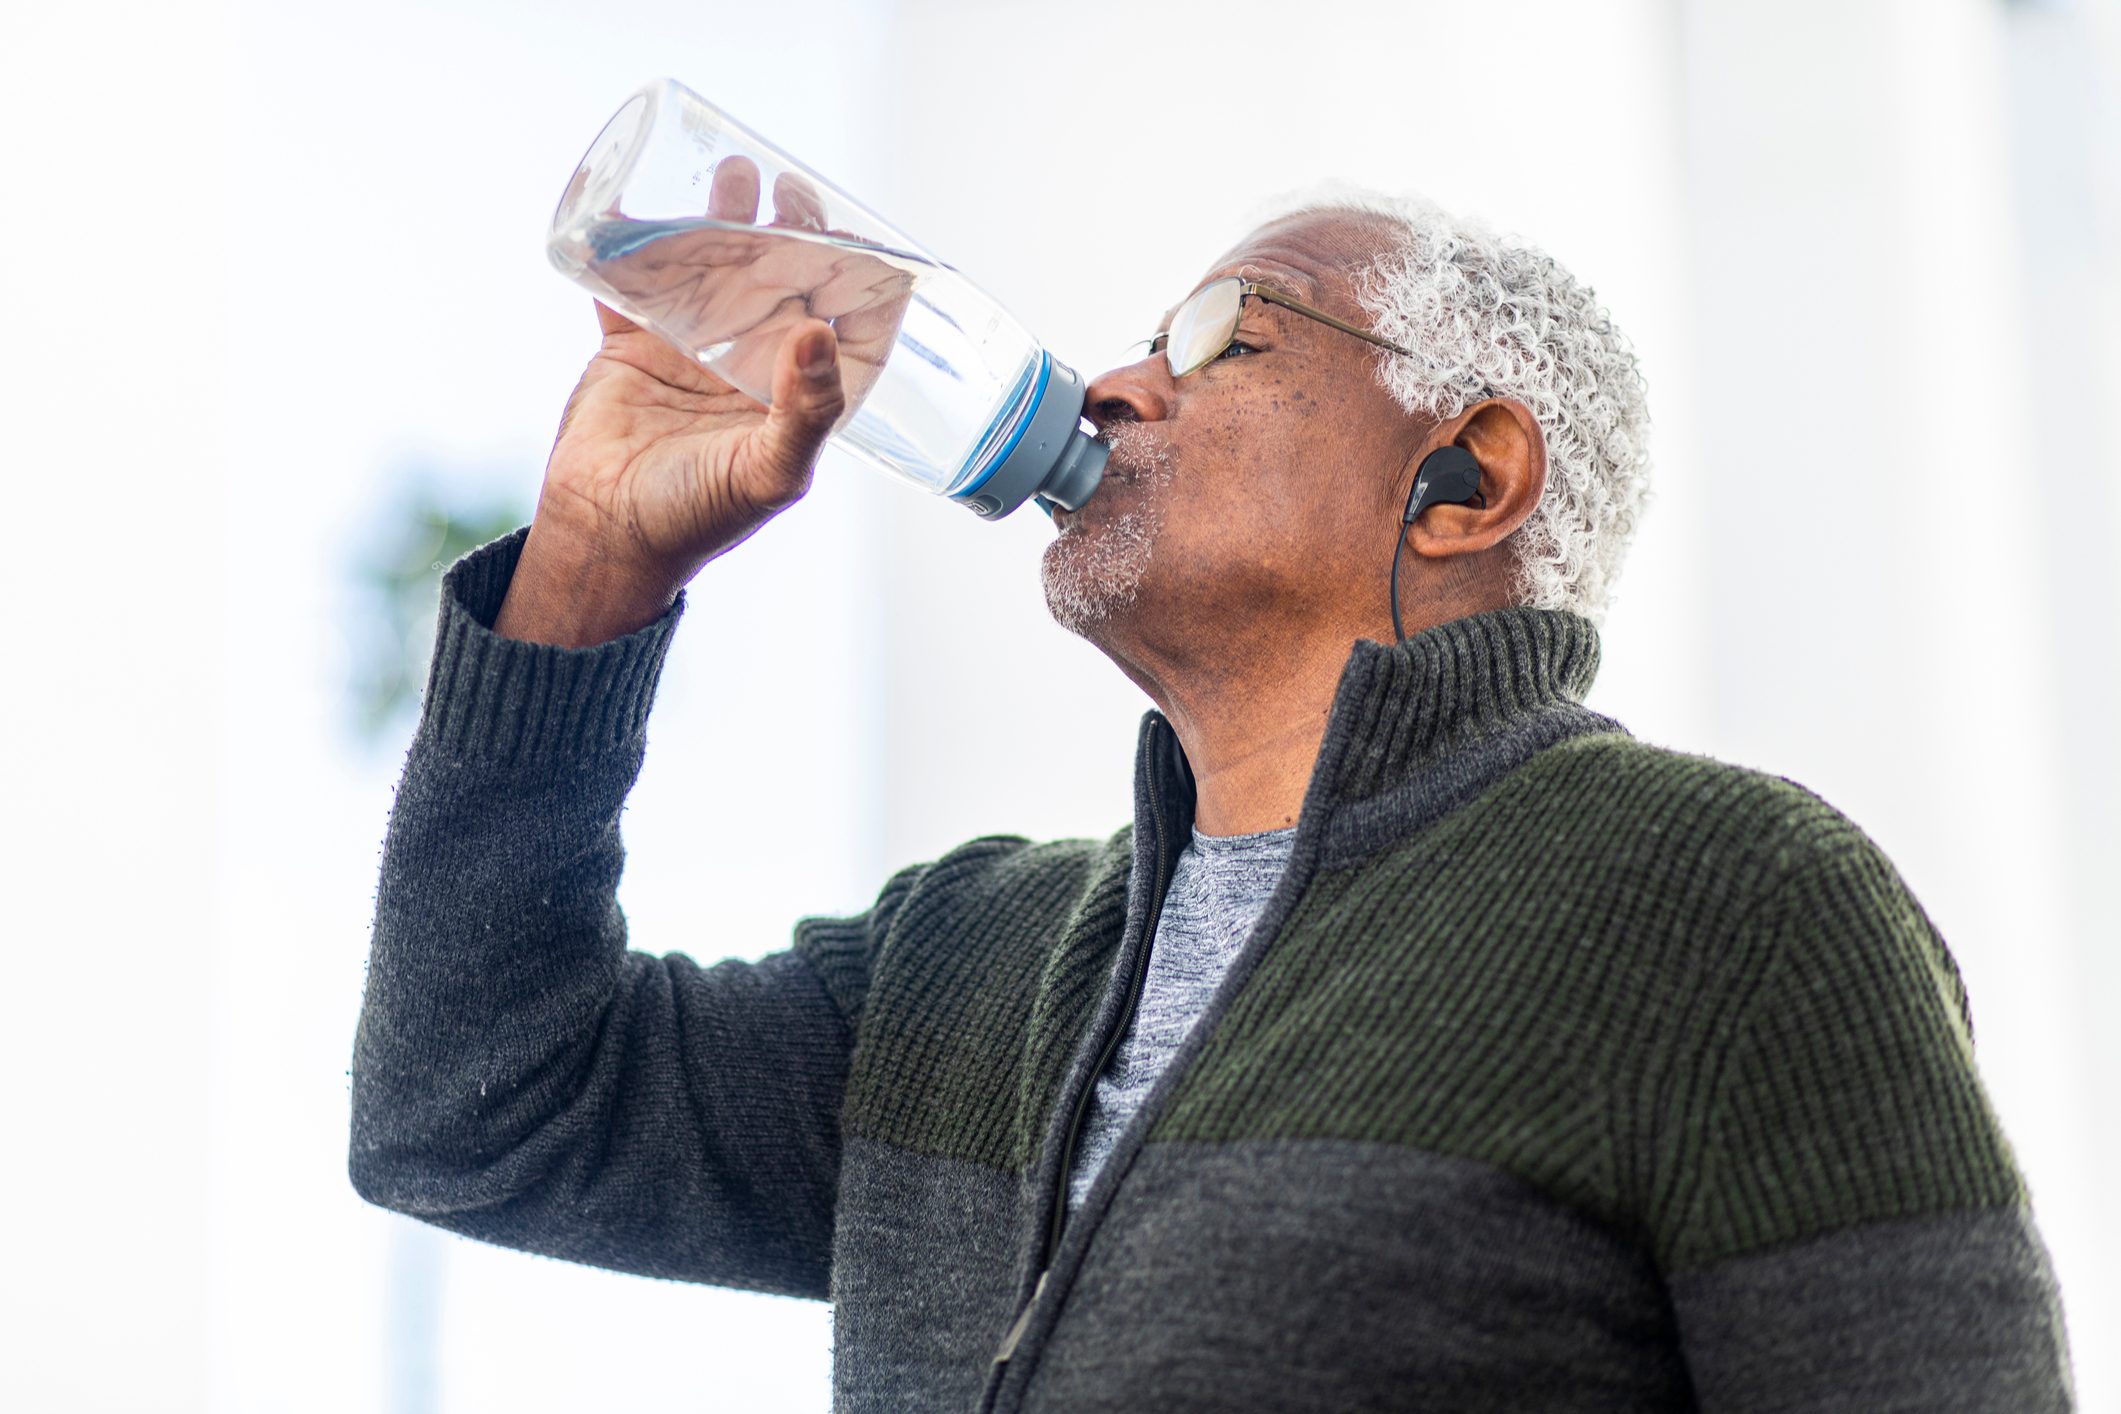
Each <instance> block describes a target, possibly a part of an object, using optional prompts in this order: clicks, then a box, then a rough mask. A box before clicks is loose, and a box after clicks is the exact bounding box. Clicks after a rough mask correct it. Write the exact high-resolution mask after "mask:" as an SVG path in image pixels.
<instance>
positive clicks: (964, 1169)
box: [350, 529, 2070, 1411]
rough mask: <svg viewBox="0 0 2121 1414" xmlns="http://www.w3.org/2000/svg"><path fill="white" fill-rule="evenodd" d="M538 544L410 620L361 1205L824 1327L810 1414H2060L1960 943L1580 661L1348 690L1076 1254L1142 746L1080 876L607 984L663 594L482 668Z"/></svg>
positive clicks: (1840, 824)
mask: <svg viewBox="0 0 2121 1414" xmlns="http://www.w3.org/2000/svg"><path fill="white" fill-rule="evenodd" d="M526 534H527V529H519V530H517V531H515V532H514V533H512V534H511V535H509V536H506V537H503V538H502V539H500V540H497V541H495V542H493V543H491V544H489V545H487V546H484V547H482V548H480V549H479V550H477V551H474V552H473V553H472V554H470V555H468V556H466V557H465V558H464V559H462V560H460V561H458V562H457V563H456V564H455V565H454V566H453V567H452V568H451V570H450V571H449V573H448V575H447V576H446V578H445V582H444V592H443V605H442V610H441V615H440V620H439V624H438V634H437V641H436V648H435V654H434V658H433V661H432V667H431V670H430V674H429V678H428V684H427V692H426V696H425V699H424V702H423V706H422V715H421V720H420V725H419V728H418V730H417V732H416V734H415V737H414V740H413V744H412V749H411V751H410V753H409V755H408V758H407V762H406V766H405V771H404V775H403V778H402V781H401V783H400V785H399V789H398V793H397V798H396V802H395V805H394V807H393V810H392V814H391V819H390V824H389V829H388V833H387V838H386V842H385V851H384V861H383V869H382V878H381V887H380V891H379V893H378V898H377V908H376V924H375V936H374V942H373V948H372V954H371V960H370V967H369V974H368V984H367V991H366V996H365V998H364V1004H363V1009H362V1013H361V1019H360V1026H359V1031H358V1034H357V1036H356V1039H355V1047H354V1070H353V1115H352V1136H351V1150H350V1171H351V1175H352V1179H353V1182H354V1185H355V1187H356V1188H357V1189H358V1190H359V1191H360V1193H361V1194H362V1195H363V1196H364V1197H366V1198H367V1199H369V1200H370V1201H372V1202H376V1203H379V1204H382V1205H384V1206H387V1207H390V1208H393V1209H395V1210H397V1211H399V1212H403V1213H408V1214H411V1215H413V1216H415V1217H419V1218H421V1219H424V1220H426V1221H428V1222H430V1223H434V1224H436V1225H438V1226H441V1227H444V1228H448V1229H450V1230H452V1231H455V1232H459V1233H463V1234H466V1235H469V1236H472V1237H475V1238H479V1239H482V1240H485V1241H488V1242H494V1243H499V1244H502V1245H506V1246H510V1247H517V1248H522V1249H525V1250H529V1251H534V1252H540V1253H544V1254H548V1255H551V1256H556V1257H562V1258H567V1259H570V1260H574V1261H581V1262H588V1263H593V1264H596V1265H599V1266H605V1267H612V1268H616V1269H619V1270H622V1271H630V1272H638V1273H643V1274H646V1275H650V1276H658V1277H670V1278H678V1279H684V1280H691V1281H702V1282H713V1283H717V1284H722V1285H729V1286H738V1287H748V1288H752V1289H756V1290H760V1291H768V1292H778V1293H784V1294H792V1295H798V1296H806V1297H814V1298H819V1299H829V1300H830V1301H831V1302H832V1303H833V1305H834V1352H833V1355H834V1387H835V1395H836V1398H835V1405H836V1407H837V1408H839V1409H843V1410H871V1409H873V1410H892V1411H906V1410H955V1411H969V1410H1003V1411H1015V1410H1118V1409H1145V1410H1146V1409H1153V1410H1210V1409H1214V1410H1238V1409H1243V1410H1318V1411H1326V1410H1334V1411H1339V1410H1354V1409H1364V1410H1451V1411H1467V1410H1498V1411H1499V1410H1555V1411H1562V1410H1570V1411H1573V1410H1686V1409H1708V1410H1771V1409H1772V1410H1784V1409H1790V1410H1795V1409H1802V1410H1825V1409H1835V1410H1843V1409H1845V1410H1851V1411H1857V1410H1861V1411H1879V1410H1888V1409H1924V1410H1943V1409H1953V1410H2012V1411H2029V1410H2050V1409H2064V1408H2068V1407H2069V1405H2070V1395H2069V1369H2068V1358H2067V1353H2066V1345H2065V1341H2064V1336H2063V1328H2062V1322H2061V1315H2060V1309H2059V1302H2058V1299H2057V1295H2056V1292H2055V1289H2054V1284H2053V1278H2052V1276H2051V1273H2050V1269H2049V1265H2048V1260H2047V1254H2046V1252H2045V1249H2044V1247H2043V1245H2042V1243H2041V1241H2040V1238H2039V1236H2038V1233H2037V1231H2036V1229H2035V1228H2034V1226H2033V1223H2032V1220H2031V1216H2030V1212H2029V1209H2028V1206H2027V1198H2026V1193H2025V1190H2024V1186H2023V1183H2022V1181H2021V1179H2020V1177H2019V1174H2018V1172H2017V1170H2016V1168H2015V1165H2014V1163H2013V1160H2012V1158H2011V1154H2010V1151H2009V1148H2008V1145H2007V1144H2006V1142H2005V1140H2004V1138H2003V1135H2002V1134H2001V1132H2000V1131H1999V1129H1998V1127H1997V1123H1996V1120H1995V1116H1994V1114H1993V1113H1992V1111H1991V1109H1990V1106H1989V1104H1988V1101H1987V1098H1986V1096H1985V1095H1984V1093H1983V1090H1982V1087H1981V1084H1980V1082H1979V1080H1978V1078H1977V1076H1976V1073H1975V1071H1974V1068H1973V1065H1972V1058H1971V1050H1970V1040H1969V1029H1968V1021H1967V1016H1966V999H1965V995H1964V992H1963V990H1962V988H1961V986H1960V981H1959V977H1958V973H1957V971H1956V969H1955V967H1954V965H1953V963H1952V961H1951V959H1950V956H1949V954H1948V953H1947V952H1946V950H1945V946H1944V944H1943V942H1942V940H1941V939H1940V938H1939V937H1938V935H1937V933H1936V931H1935V930H1934V929H1933V928H1932V926H1931V925H1930V922H1929V920H1928V919H1927V917H1926V916H1925V915H1924V913H1923V912H1922V909H1921V908H1920V906H1919V905H1918V904H1917V903H1916V901H1915V900H1914V898H1913V897H1912V896H1911V895H1910V894H1909V893H1908V891H1907V889H1906V888H1905V886H1904V885H1903V883H1902V882H1901V880H1900V878H1899V877H1898V875H1897V874H1896V873H1895V872H1894V870H1893V868H1892V867H1891V865H1890V864H1889V863H1888V861H1887V860H1886V859H1885V858H1884V857H1883V855H1882V854H1881V853H1880V852H1879V850H1878V849H1877V848H1876V846H1875V845H1874V844H1873V843H1872V842H1871V841H1870V840H1869V839H1867V838H1866V837H1865V836H1864V835H1863V834H1862V833H1861V832H1860V831H1859V830H1858V829H1857V828H1856V827H1855V826H1854V825H1852V824H1851V823H1850V822H1849V821H1848V820H1847V819H1845V818H1844V817H1843V816H1841V815H1840V814H1838V813H1837V812H1835V811H1834V810H1833V809H1832V808H1830V807H1829V806H1827V805H1826V804H1824V803H1823V802H1822V801H1820V800H1819V799H1818V798H1817V797H1816V796H1814V795H1812V794H1810V793H1809V792H1807V791H1805V790H1803V789H1801V788H1800V787H1797V786H1795V785H1793V784H1791V783H1789V782H1787V781H1784V780H1780V779H1777V778H1774V777H1771V776H1767V775H1762V774H1759V773H1756V772H1752V771H1747V770H1742V769H1739V768H1736V767H1732V766H1729V765H1725V764H1722V763H1718V762H1714V761H1710V760H1707V759H1703V758H1699V757H1692V756H1686V755H1681V754H1678V753H1674V752H1670V751H1666V750H1662V749H1659V748H1656V747H1652V746H1648V745H1645V744H1643V743H1641V742H1638V741H1636V740H1634V739H1633V738H1631V737H1630V736H1629V735H1628V734H1627V733H1626V732H1624V731H1623V730H1622V729H1621V728H1620V727H1619V726H1618V725H1617V724H1615V723H1613V722H1612V721H1610V720H1608V719H1606V718H1603V717H1600V716H1598V715H1596V714H1594V713H1592V712H1590V711H1588V710H1587V709H1585V708H1584V707H1583V706H1582V705H1581V698H1582V695H1583V693H1584V690H1585V689H1586V688H1587V686H1588V685H1589V683H1590V680H1591V677H1592V674H1593V672H1594V671H1595V669H1596V663H1597V652H1598V649H1597V636H1596V633H1595V630H1594V629H1593V628H1592V626H1591V625H1590V624H1589V623H1588V622H1586V621H1584V620H1582V619H1580V618H1577V617H1575V616H1573V615H1570V614H1567V613H1561V612H1554V611H1541V610H1533V609H1524V608H1519V609H1510V610H1504V611H1498V612H1494V613H1488V614H1482V615H1479V616H1477V617H1473V618H1468V619H1462V620H1459V621H1456V622H1453V623H1449V624H1445V625H1442V626H1441V627H1438V628H1435V629H1431V630H1429V631H1427V632H1424V633H1421V634H1418V635H1416V636H1415V637H1413V638H1411V639H1409V640H1407V641H1406V642H1404V643H1402V644H1399V645H1396V646H1393V645H1385V644H1381V643H1374V642H1359V643H1356V644H1355V645H1354V646H1353V651H1352V652H1351V654H1350V657H1349V659H1348V662H1347V665H1346V668H1345V670H1344V672H1343V675H1342V678H1341V680H1340V683H1339V687H1338V690H1337V692H1336V694H1335V698H1334V701H1333V704H1332V710H1331V714H1330V716H1329V719H1328V725H1327V728H1326V733H1325V738H1324V741H1323V743H1322V745H1321V747H1320V749H1319V754H1318V758H1317V762H1316V766H1315V768H1314V772H1313V775H1312V778H1311V781H1310V785H1309V788H1308V790H1307V793H1306V795H1305V797H1304V802H1303V806H1302V810H1301V813H1300V815H1299V818H1298V822H1297V830H1296V836H1295V839H1294V843H1293V846H1292V849H1291V855H1290V860H1289V864H1288V866H1287V868H1286V870H1285V871H1284V873H1283V876H1282V878H1281V881H1280V883H1279V884H1278V886H1277V888H1276V891H1275V893H1274V895H1273V897H1272V898H1271V899H1270V900H1269V901H1268V904H1267V906H1266V910H1265V912H1264V914H1263V915H1262V916H1261V918H1260V919H1259V922H1258V923H1257V925H1255V927H1254V929H1253V931H1252V933H1251V934H1250V936H1249V938H1248V940H1247V941H1246V943H1245V946H1244V948H1243V950H1242V952H1241V953H1240V954H1239V956H1238V958H1237V960H1236V962H1235V963H1234V964H1233V965H1232V966H1231V968H1230V971H1229V974H1228V975H1227V976H1226V977H1225V978H1224V979H1223V982H1222V984H1221V986H1220V988H1219V990H1218V991H1217V992H1216V994H1215V996H1214V998H1213V1000H1212V1001H1211V1002H1210V1004H1209V1006H1208V1009H1207V1011H1206V1013H1205V1014H1204V1015H1203V1016H1202V1018H1201V1020H1200V1022H1199V1023H1198V1024H1197V1025H1196V1026H1194V1027H1193V1028H1192V1030H1191V1031H1190V1032H1189V1033H1188V1035H1187V1037H1186V1040H1185V1042H1184V1044H1183V1045H1181V1047H1180V1048H1179V1050H1178V1052H1177V1054H1176V1055H1175V1056H1174V1057H1173V1059H1172V1061H1171V1063H1170V1065H1169V1067H1168V1068H1167V1069H1166V1070H1165V1072H1164V1074H1163V1076H1162V1078H1161V1079H1160V1081H1159V1082H1158V1083H1157V1085H1156V1086H1155V1087H1154V1089H1153V1090H1152V1091H1151V1092H1150V1094H1149V1096H1148V1098H1147V1100H1146V1101H1145V1102H1144V1104H1143V1106H1142V1108H1141V1110H1140V1111H1139V1112H1138V1113H1136V1115H1135V1116H1134V1118H1133V1120H1132V1121H1131V1123H1130V1124H1129V1125H1128V1127H1127V1128H1126V1130H1125V1131H1124V1132H1123V1134H1122V1135H1121V1137H1120V1138H1119V1140H1118V1142H1117V1143H1116V1145H1115V1146H1114V1148H1113V1150H1112V1152H1111V1154H1110V1156H1109V1157H1108V1158H1107V1160H1106V1161H1105V1162H1104V1164H1103V1165H1102V1166H1101V1168H1100V1169H1099V1171H1098V1174H1097V1178H1096V1181H1095V1183H1094V1184H1093V1185H1092V1187H1091V1189H1090V1191H1089V1193H1088V1195H1087V1197H1086V1198H1085V1200H1084V1202H1083V1204H1082V1206H1081V1208H1080V1209H1079V1210H1078V1211H1077V1212H1076V1213H1074V1214H1073V1215H1069V1214H1067V1213H1066V1211H1065V1208H1064V1207H1063V1205H1062V1203H1061V1197H1062V1188H1061V1185H1062V1183H1063V1181H1064V1176H1065V1173H1066V1171H1067V1168H1068V1164H1069V1161H1070V1157H1071V1155H1070V1150H1071V1148H1072V1147H1073V1144H1074V1140H1075V1136H1076V1133H1077V1129H1078V1126H1079V1122H1080V1113H1081V1110H1082V1108H1083V1105H1084V1103H1085V1099H1086V1091H1087V1090H1088V1087H1089V1086H1091V1085H1092V1084H1093V1083H1094V1081H1095V1077H1096V1075H1097V1073H1098V1071H1099V1069H1100V1068H1101V1066H1102V1062H1103V1060H1104V1058H1105V1056H1106V1055H1107V1053H1108V1048H1109V1047H1110V1046H1111V1045H1112V1044H1113V1043H1114V1041H1115V1039H1116V1038H1117V1036H1118V1035H1119V1034H1120V1033H1121V1031H1122V1030H1123V1028H1124V1025H1125V1022H1126V1018H1127V1016H1128V1014H1129V1011H1130V1008H1131V1007H1132V1005H1133V1003H1134V996H1135V992H1136V989H1137V987H1138V985H1139V979H1140V977H1141V974H1142V970H1143V967H1144V964H1145V960H1146V954H1147V941H1146V940H1148V939H1150V938H1153V936H1154V934H1155V922H1156V914H1157V908H1158V905H1159V903H1160V901H1161V898H1162V895H1163V891H1164V889H1165V886H1166V884H1167V881H1168V879H1169V873H1170V868H1171V864H1172V861H1173V859H1174V857H1175V855H1176V853H1177V851H1178V849H1179V847H1180V845H1181V843H1182V842H1183V841H1184V839H1185V838H1186V836H1187V831H1188V829H1189V828H1190V823H1191V819H1192V804H1193V784H1192V777H1191V774H1190V772H1189V770H1188V767H1187V764H1186V761H1185V757H1184V753H1183V752H1182V750H1181V749H1180V747H1179V743H1178V740H1177V737H1176V735H1175V734H1174V733H1173V731H1172V729H1171V727H1170V725H1169V723H1168V722H1167V721H1165V719H1164V718H1163V717H1162V715H1161V714H1159V713H1157V712H1155V711H1150V712H1148V713H1147V714H1146V715H1145V716H1144V719H1143V723H1142V730H1141V737H1140V749H1139V753H1138V757H1137V763H1136V769H1135V787H1136V812H1135V819H1134V821H1133V823H1132V824H1131V825H1129V826H1127V827H1126V828H1123V829H1121V830H1119V831H1118V832H1117V833H1115V834H1114V835H1113V836H1111V837H1110V838H1109V839H1106V840H1102V841H1095V840H1061V841H1053V842H1046V843H1033V842H1031V841H1028V840H1026V839H1023V838H1020V837H1016V836H1006V835H997V836H989V837H984V838H981V839H976V840H973V841H971V842H969V843H967V844H965V845H962V846H960V847H959V848H957V849H954V850H952V851H950V852H949V853H948V854H946V855H944V856H943V857H942V858H940V859H937V860H934V861H932V862H929V863H925V864H920V865H915V866H913V867H910V868H907V869H904V870H902V871H900V872H899V873H898V874H896V875H895V876H894V877H893V878H892V879H891V880H890V881H889V882H888V883H887V884H886V885H885V887H884V888H883V890H882V892H881V894H880V895H879V897H878V898H877V900H876V902H875V904H874V905H873V906H872V907H871V908H869V909H868V910H866V911H865V912H863V913H861V914H859V915H856V916H853V917H844V918H806V919H804V920H802V921H801V922H799V923H798V924H797V925H796V928H795V934H794V939H793V946H792V947H791V948H790V949H788V950H787V951H784V952H781V953H778V954H775V955H773V956H770V957H767V958H765V959H763V960H761V961H759V962H756V963H749V962H740V961H724V962H719V963H716V964H714V965H712V966H706V967H703V966H701V965H699V964H697V963H696V962H694V961H693V960H692V959H691V958H690V957H689V956H687V955H686V954H684V953H682V952H673V953H668V954H663V955H653V954H649V953H646V952H639V951H629V950H628V949H627V947H626V928H625V920H624V918H623V916H622V915H621V913H620V910H619V908H618V905H617V902H616V897H615V891H616V888H617V884H618V881H619V876H620V871H621V867H622V861H623V849H622V845H621V842H620V835H619V814H620V810H621V807H622V805H623V803H624V800H625V797H626V795H627V793H628V791H629V790H630V789H631V787H632V785H633V782H634V779H635V777H636V774H637V772H638V770H639V768H640V763H641V760H642V756H643V751H644V744H645V729H646V723H647V719H648V715H649V709H650V706H651V704H652V701H653V698H654V693H655V686H656V681H657V678H658V676H659V674H660V671H661V667H662V663H663V659H664V656H665V654H666V652H667V650H668V647H669V643H670V637H671V634H672V632H673V631H674V629H675V626H676V624H677V622H678V620H679V618H680V616H681V615H682V613H683V611H684V608H685V596H684V594H682V593H681V594H680V595H679V596H678V598H677V600H676V602H674V603H673V605H672V606H671V608H670V610H669V611H668V612H666V613H665V614H664V616H663V617H662V618H661V619H659V620H658V621H657V622H656V623H654V624H651V625H649V626H647V627H645V628H643V629H641V630H640V631H639V632H637V633H634V634H631V635H628V636H627V637H625V638H622V639H619V640H615V641H614V642H611V643H607V644H603V645H599V646H597V647H594V648H588V649H568V648H560V647H556V646H552V645H544V644H533V643H528V642H520V641H515V640H509V639H503V638H501V637H499V636H497V635H495V634H494V633H493V632H492V631H491V627H490V626H491V624H492V623H493V621H494V618H495V615H496V614H497V613H498V611H499V608H500V604H501V601H502V598H503V597H504V595H505V593H506V590H507V585H508V581H509V577H510V575H511V573H512V572H513V569H514V566H515V563H516V559H517V557H518V555H519V554H520V551H521V548H522V543H523V540H524V538H525V536H526ZM796 847H799V846H796ZM702 1380H703V1383H704V1384H707V1385H710V1386H711V1383H712V1371H711V1368H710V1369H703V1372H702Z"/></svg>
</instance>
